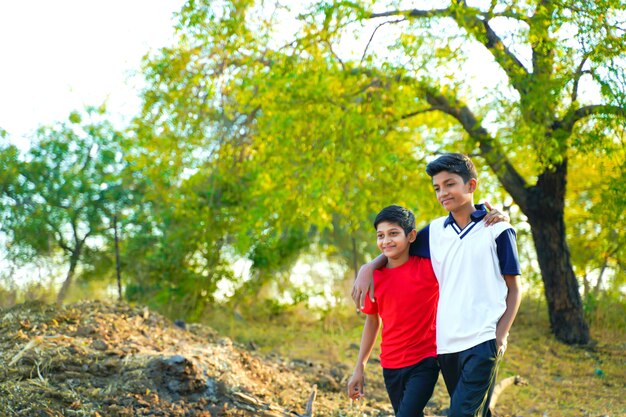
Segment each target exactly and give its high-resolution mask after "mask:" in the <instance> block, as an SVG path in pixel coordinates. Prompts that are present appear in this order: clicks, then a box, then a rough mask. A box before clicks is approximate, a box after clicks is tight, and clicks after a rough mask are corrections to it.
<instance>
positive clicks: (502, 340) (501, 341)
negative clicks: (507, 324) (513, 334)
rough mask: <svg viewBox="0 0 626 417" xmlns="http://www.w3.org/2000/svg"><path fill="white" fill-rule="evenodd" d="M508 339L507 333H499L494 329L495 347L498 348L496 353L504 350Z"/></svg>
mask: <svg viewBox="0 0 626 417" xmlns="http://www.w3.org/2000/svg"><path fill="white" fill-rule="evenodd" d="M508 339H509V334H508V333H506V334H504V335H499V334H498V332H497V331H496V349H498V354H500V353H503V352H504V351H505V350H506V345H507V343H508Z"/></svg>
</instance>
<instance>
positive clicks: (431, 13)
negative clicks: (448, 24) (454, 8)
mask: <svg viewBox="0 0 626 417" xmlns="http://www.w3.org/2000/svg"><path fill="white" fill-rule="evenodd" d="M451 15H452V12H451V10H450V9H433V10H418V9H411V10H390V11H388V12H382V13H372V14H371V15H370V19H376V18H378V17H391V16H404V17H437V16H439V17H449V16H451Z"/></svg>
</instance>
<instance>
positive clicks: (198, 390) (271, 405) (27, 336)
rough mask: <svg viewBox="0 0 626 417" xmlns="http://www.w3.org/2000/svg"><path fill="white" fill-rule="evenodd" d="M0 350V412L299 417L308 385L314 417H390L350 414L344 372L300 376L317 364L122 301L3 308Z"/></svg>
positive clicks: (383, 412)
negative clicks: (260, 351) (264, 354)
mask: <svg viewBox="0 0 626 417" xmlns="http://www.w3.org/2000/svg"><path fill="white" fill-rule="evenodd" d="M181 327H186V329H183V328H181ZM0 349H1V352H2V354H1V357H0V362H1V366H0V375H1V378H0V416H28V417H33V416H101V417H108V416H113V417H115V416H197V417H208V416H294V417H295V416H303V415H307V410H306V404H307V402H308V400H309V396H310V395H311V393H312V391H313V389H314V385H313V384H316V385H318V386H319V387H320V393H319V395H318V396H317V399H316V400H315V402H314V404H315V409H316V410H315V415H344V416H351V415H357V414H358V415H363V412H367V413H368V414H369V415H386V414H387V411H388V410H386V409H384V408H382V409H378V408H371V407H366V408H363V406H360V407H359V409H351V408H349V407H350V406H349V404H348V403H347V401H346V400H345V397H341V394H340V393H339V392H338V391H340V390H341V387H342V386H343V382H344V380H345V377H346V376H345V373H344V372H341V371H339V372H326V371H321V370H319V369H318V370H316V371H311V370H308V371H306V372H304V371H303V370H304V368H310V369H313V368H314V367H313V365H312V364H306V365H304V366H303V365H302V364H298V363H290V362H286V361H284V360H282V359H281V358H274V359H273V360H268V359H267V358H261V357H258V356H256V355H255V354H254V353H252V352H248V351H246V350H245V349H243V348H242V347H241V346H236V345H235V344H233V342H232V341H231V340H229V339H227V338H222V337H220V336H219V335H217V334H216V333H215V332H214V331H213V330H212V329H210V328H207V327H203V326H199V325H192V326H184V323H181V324H180V326H176V325H174V324H173V323H171V322H170V321H169V320H167V319H165V318H163V317H162V316H160V315H158V314H155V313H153V312H151V311H149V310H147V309H146V308H140V307H130V306H128V305H125V304H116V305H108V304H104V303H101V302H84V303H79V304H74V305H70V306H67V307H55V306H48V305H44V304H40V303H27V304H21V305H19V306H16V307H13V308H11V309H8V310H4V311H1V312H0ZM308 414H309V415H310V414H312V413H310V411H309V413H308Z"/></svg>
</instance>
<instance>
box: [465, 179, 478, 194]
mask: <svg viewBox="0 0 626 417" xmlns="http://www.w3.org/2000/svg"><path fill="white" fill-rule="evenodd" d="M467 185H468V186H469V192H470V193H473V192H474V191H476V186H477V185H478V180H477V179H476V178H470V179H469V181H468V182H467Z"/></svg>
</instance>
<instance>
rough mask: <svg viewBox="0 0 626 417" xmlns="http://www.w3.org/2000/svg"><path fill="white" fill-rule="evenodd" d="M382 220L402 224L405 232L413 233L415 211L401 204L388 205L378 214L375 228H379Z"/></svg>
mask: <svg viewBox="0 0 626 417" xmlns="http://www.w3.org/2000/svg"><path fill="white" fill-rule="evenodd" d="M382 222H389V223H394V224H397V225H398V226H400V227H401V228H402V229H403V230H404V233H405V234H407V235H408V234H409V233H411V231H412V230H413V229H415V216H414V215H413V212H412V211H411V210H409V209H407V208H404V207H401V206H396V205H392V206H387V207H385V208H384V209H382V210H381V211H380V213H378V214H377V215H376V219H375V220H374V229H376V230H378V225H379V224H380V223H382Z"/></svg>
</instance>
